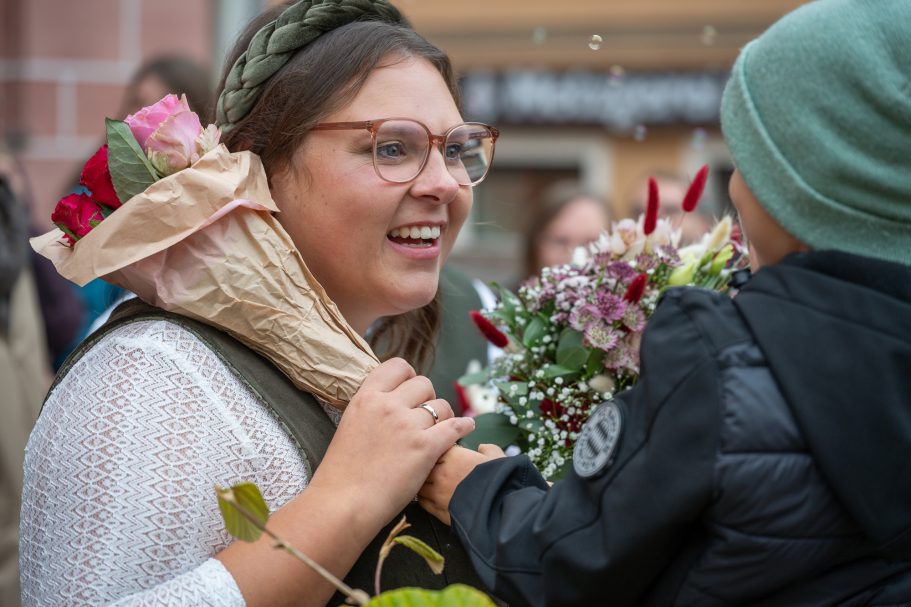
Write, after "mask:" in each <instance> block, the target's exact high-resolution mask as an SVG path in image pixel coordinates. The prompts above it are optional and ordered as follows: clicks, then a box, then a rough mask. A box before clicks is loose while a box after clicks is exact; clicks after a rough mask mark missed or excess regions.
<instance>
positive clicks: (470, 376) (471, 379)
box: [458, 371, 487, 388]
mask: <svg viewBox="0 0 911 607" xmlns="http://www.w3.org/2000/svg"><path fill="white" fill-rule="evenodd" d="M485 381H487V371H478V372H477V373H466V374H465V375H463V376H462V377H460V378H459V379H458V382H459V385H460V386H462V387H463V388H467V387H468V386H473V385H475V384H483V383H484V382H485Z"/></svg>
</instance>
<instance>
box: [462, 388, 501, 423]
mask: <svg viewBox="0 0 911 607" xmlns="http://www.w3.org/2000/svg"><path fill="white" fill-rule="evenodd" d="M465 398H466V399H467V400H468V406H469V407H471V410H472V411H474V412H475V413H477V414H478V415H481V414H482V413H492V412H493V411H494V410H495V409H496V405H497V392H496V390H494V389H492V388H488V387H486V386H483V385H481V384H473V385H471V386H468V387H466V388H465Z"/></svg>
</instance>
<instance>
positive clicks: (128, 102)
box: [121, 55, 212, 117]
mask: <svg viewBox="0 0 911 607" xmlns="http://www.w3.org/2000/svg"><path fill="white" fill-rule="evenodd" d="M149 77H152V78H155V79H157V80H158V81H159V82H161V84H162V85H164V88H165V90H166V91H167V92H169V93H174V94H175V95H177V96H180V95H186V96H187V103H188V104H189V106H190V109H191V110H193V111H194V112H196V113H197V114H199V116H200V117H204V116H205V115H206V114H208V113H209V111H210V109H211V105H212V76H211V72H210V71H209V70H207V69H206V68H204V67H203V66H201V65H199V64H197V63H195V62H194V61H192V60H191V59H189V58H187V57H182V56H179V55H162V56H159V57H154V58H152V59H149V60H148V61H146V62H145V63H143V64H142V65H141V66H140V67H139V69H138V70H137V71H136V73H135V74H133V77H132V78H130V84H129V86H127V93H126V97H125V99H124V102H123V105H124V106H125V111H124V112H121V113H123V114H127V113H130V114H132V113H133V112H136V111H137V110H139V108H140V104H139V102H138V100H137V98H136V95H137V88H138V87H139V85H140V84H141V83H142V81H143V80H145V79H146V78H149ZM155 101H158V100H157V99H156V100H155Z"/></svg>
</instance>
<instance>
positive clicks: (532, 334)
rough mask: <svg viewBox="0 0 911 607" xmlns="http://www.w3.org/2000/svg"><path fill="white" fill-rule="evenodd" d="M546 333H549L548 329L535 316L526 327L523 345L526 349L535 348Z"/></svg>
mask: <svg viewBox="0 0 911 607" xmlns="http://www.w3.org/2000/svg"><path fill="white" fill-rule="evenodd" d="M545 333H547V327H546V326H545V324H544V322H543V321H542V320H541V319H540V318H538V317H537V316H535V317H534V318H532V319H531V322H530V323H528V325H527V326H526V327H525V334H524V335H522V343H523V344H525V347H526V348H530V347H532V346H535V345H537V343H538V341H540V340H541V338H542V337H544V334H545Z"/></svg>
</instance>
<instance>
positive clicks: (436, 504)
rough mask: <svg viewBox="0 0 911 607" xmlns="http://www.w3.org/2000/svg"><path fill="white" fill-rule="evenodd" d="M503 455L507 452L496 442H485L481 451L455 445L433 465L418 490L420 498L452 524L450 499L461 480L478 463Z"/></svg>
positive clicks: (426, 507)
mask: <svg viewBox="0 0 911 607" xmlns="http://www.w3.org/2000/svg"><path fill="white" fill-rule="evenodd" d="M500 457H506V454H505V453H503V450H502V449H500V448H499V447H497V446H496V445H481V446H479V447H478V451H472V450H471V449H465V448H464V447H459V446H455V447H453V448H451V449H450V450H449V451H447V452H446V453H444V454H443V457H441V458H440V461H438V462H437V464H436V466H434V467H433V470H432V471H431V472H430V476H428V477H427V480H426V481H425V482H424V486H423V487H421V491H420V492H419V493H418V501H419V502H420V503H421V506H423V507H424V509H425V510H426V511H427V512H429V513H430V514H432V515H434V516H435V517H437V518H438V519H440V520H441V521H443V522H444V523H446V524H447V525H450V524H451V522H450V520H449V501H450V500H451V499H452V494H453V493H454V492H455V489H456V487H457V486H458V484H459V483H461V482H462V480H463V479H464V478H465V477H466V476H468V474H469V473H470V472H471V471H472V470H474V467H475V466H477V465H478V464H483V463H484V462H488V461H490V460H492V459H497V458H500Z"/></svg>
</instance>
